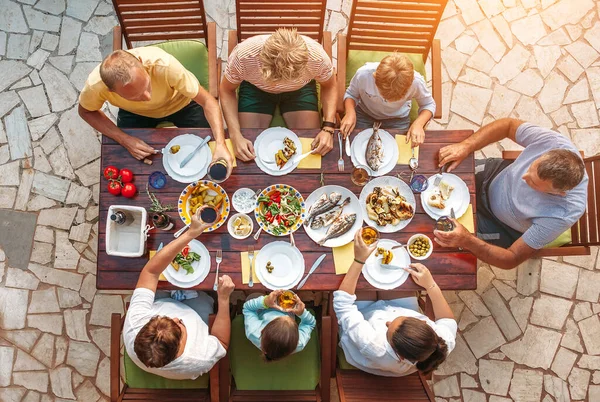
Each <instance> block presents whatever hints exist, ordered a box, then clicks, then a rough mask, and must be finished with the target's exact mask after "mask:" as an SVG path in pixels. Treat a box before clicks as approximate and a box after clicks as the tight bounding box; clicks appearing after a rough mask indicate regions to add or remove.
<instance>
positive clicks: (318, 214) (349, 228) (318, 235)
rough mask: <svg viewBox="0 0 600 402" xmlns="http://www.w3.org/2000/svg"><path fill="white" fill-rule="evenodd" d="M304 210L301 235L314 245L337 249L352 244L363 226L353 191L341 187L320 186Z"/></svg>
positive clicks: (312, 194)
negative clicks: (302, 233) (303, 234)
mask: <svg viewBox="0 0 600 402" xmlns="http://www.w3.org/2000/svg"><path fill="white" fill-rule="evenodd" d="M305 204H306V206H307V211H308V212H307V213H306V219H305V221H304V225H303V226H304V231H305V232H306V234H307V235H308V237H310V238H311V239H312V240H313V241H314V242H315V243H317V244H320V242H323V240H325V239H326V237H328V238H327V239H326V240H325V241H324V242H323V244H321V245H322V246H325V247H340V246H343V245H346V244H348V243H350V242H352V241H353V239H354V234H355V233H356V231H357V230H359V229H360V227H361V226H362V220H363V212H362V208H361V206H360V201H359V200H358V198H357V197H356V195H354V193H352V191H350V190H348V189H347V188H344V187H341V186H335V185H330V186H323V187H320V188H318V189H317V190H315V191H313V192H312V193H311V194H310V195H309V196H308V198H307V199H306V202H305Z"/></svg>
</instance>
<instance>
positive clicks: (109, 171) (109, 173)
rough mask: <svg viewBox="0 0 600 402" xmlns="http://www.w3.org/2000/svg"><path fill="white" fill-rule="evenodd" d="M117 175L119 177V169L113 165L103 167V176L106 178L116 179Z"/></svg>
mask: <svg viewBox="0 0 600 402" xmlns="http://www.w3.org/2000/svg"><path fill="white" fill-rule="evenodd" d="M117 177H119V169H117V168H116V167H115V166H112V165H110V166H107V167H105V168H104V178H105V179H106V180H117Z"/></svg>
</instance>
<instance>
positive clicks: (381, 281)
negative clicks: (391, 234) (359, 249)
mask: <svg viewBox="0 0 600 402" xmlns="http://www.w3.org/2000/svg"><path fill="white" fill-rule="evenodd" d="M399 245H400V243H398V242H396V241H394V240H389V239H381V240H379V242H378V243H377V247H382V248H385V249H388V250H389V249H391V248H393V247H395V246H399ZM393 253H394V258H393V259H392V261H391V262H390V265H393V266H397V267H408V266H409V264H410V257H409V256H408V253H407V252H406V249H405V248H403V247H402V248H397V249H394V250H393ZM362 274H363V275H364V277H365V279H366V280H367V282H369V283H370V284H371V285H372V286H373V287H376V288H377V289H385V290H390V289H395V288H397V287H398V286H400V285H402V284H403V283H404V282H405V281H406V279H407V278H408V272H406V271H405V270H403V269H387V268H383V267H382V266H381V256H379V257H377V256H375V253H374V252H373V253H372V254H371V255H370V256H369V258H367V261H365V266H364V268H363V270H362Z"/></svg>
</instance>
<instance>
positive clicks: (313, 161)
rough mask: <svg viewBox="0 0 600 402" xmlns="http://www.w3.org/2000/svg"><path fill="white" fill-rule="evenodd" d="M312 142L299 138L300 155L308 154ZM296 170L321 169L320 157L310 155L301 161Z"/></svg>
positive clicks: (312, 139)
mask: <svg viewBox="0 0 600 402" xmlns="http://www.w3.org/2000/svg"><path fill="white" fill-rule="evenodd" d="M313 141H314V138H300V142H301V143H302V154H305V153H307V152H310V151H311V150H312V149H311V144H312V142H313ZM298 169H321V155H319V154H312V155H310V156H307V157H306V158H304V159H302V160H301V161H300V163H299V164H298Z"/></svg>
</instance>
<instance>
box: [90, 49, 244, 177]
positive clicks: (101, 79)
mask: <svg viewBox="0 0 600 402" xmlns="http://www.w3.org/2000/svg"><path fill="white" fill-rule="evenodd" d="M192 100H193V102H192ZM104 102H109V103H111V104H112V105H114V106H117V107H118V108H119V114H118V117H117V125H115V124H114V123H113V122H112V121H111V120H110V119H108V118H107V117H106V115H105V114H104V113H103V112H102V111H101V110H100V109H101V108H102V106H103V105H104ZM79 115H80V116H81V118H82V119H83V120H85V121H86V122H87V123H88V124H89V125H91V126H92V127H94V128H95V129H96V130H98V131H100V132H101V133H102V134H103V135H106V136H107V137H109V138H112V139H113V140H115V141H117V142H118V143H119V144H121V145H123V146H124V147H125V148H126V149H127V150H128V151H129V153H130V154H131V155H133V157H135V158H136V159H139V160H141V159H144V158H146V157H147V156H149V155H152V154H155V153H157V152H158V150H155V149H154V148H152V147H151V146H149V145H148V144H146V143H145V142H144V141H143V140H141V139H140V138H137V137H134V136H131V135H129V134H126V133H124V132H123V131H122V130H121V128H153V127H156V125H157V124H159V123H160V122H162V121H170V122H172V123H173V124H175V125H176V126H177V127H210V128H212V131H213V136H214V137H215V140H216V143H217V146H216V149H215V152H214V154H213V160H216V159H219V158H225V160H226V161H227V164H228V166H229V169H230V170H231V168H232V166H233V157H232V156H231V154H230V153H229V150H228V149H227V146H226V145H225V132H224V131H223V119H222V115H221V109H220V108H219V104H218V102H217V100H216V99H215V98H213V97H212V96H211V95H210V94H209V93H208V92H207V91H206V90H205V89H204V88H202V86H201V85H200V83H199V82H198V80H197V79H196V77H195V76H194V75H193V74H192V73H191V72H189V71H188V70H186V69H185V67H183V66H182V65H181V63H180V62H179V61H178V60H177V59H176V58H174V57H173V56H171V55H170V54H169V53H167V52H165V51H164V50H162V49H160V48H157V47H140V48H136V49H130V50H127V51H124V50H116V51H114V52H112V53H111V54H110V55H109V56H108V57H106V59H104V61H103V62H102V63H101V64H100V65H99V66H98V67H96V68H95V69H94V70H93V71H92V72H91V74H90V75H89V77H88V79H87V81H86V83H85V86H84V88H83V90H82V91H81V95H80V96H79Z"/></svg>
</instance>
